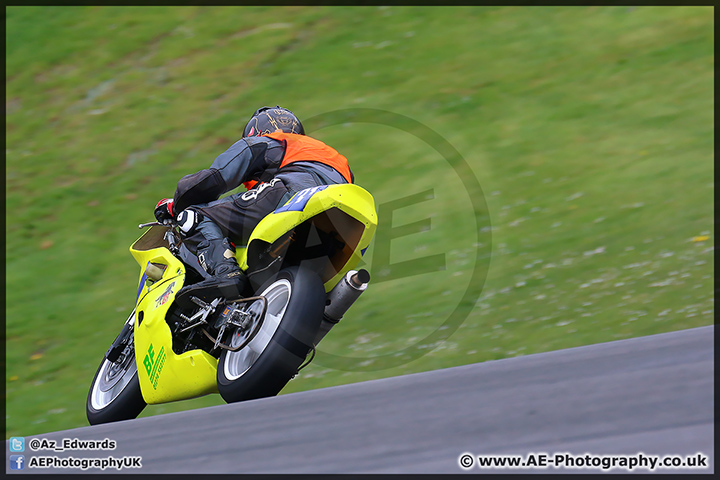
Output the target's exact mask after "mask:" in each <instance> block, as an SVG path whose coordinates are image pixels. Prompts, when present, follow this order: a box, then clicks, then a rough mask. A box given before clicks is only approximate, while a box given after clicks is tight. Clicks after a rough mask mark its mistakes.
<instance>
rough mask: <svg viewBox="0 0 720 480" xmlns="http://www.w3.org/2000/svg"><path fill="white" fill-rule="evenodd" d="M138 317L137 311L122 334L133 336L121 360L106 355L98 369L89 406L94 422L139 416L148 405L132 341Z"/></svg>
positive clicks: (91, 390)
mask: <svg viewBox="0 0 720 480" xmlns="http://www.w3.org/2000/svg"><path fill="white" fill-rule="evenodd" d="M134 318H135V312H134V311H133V313H132V314H131V315H130V318H128V320H127V322H125V326H124V327H123V329H122V331H121V332H120V335H119V336H118V337H122V336H123V335H125V336H127V335H129V336H130V337H131V338H130V339H129V343H128V346H127V347H126V348H125V350H124V352H123V356H122V357H121V359H119V362H118V363H113V362H111V361H109V360H108V359H107V358H103V361H102V363H100V366H99V367H98V369H97V371H96V372H95V377H94V378H93V381H92V384H91V385H90V391H89V392H88V397H87V402H86V405H85V411H86V414H87V419H88V422H90V425H99V424H101V423H109V422H117V421H120V420H129V419H132V418H136V417H137V416H138V415H140V412H142V411H143V409H144V408H145V406H146V405H147V403H146V402H145V400H144V399H143V397H142V393H141V392H140V381H139V380H138V373H137V365H136V361H135V344H134V343H133V341H132V340H133V339H132V335H133V321H134Z"/></svg>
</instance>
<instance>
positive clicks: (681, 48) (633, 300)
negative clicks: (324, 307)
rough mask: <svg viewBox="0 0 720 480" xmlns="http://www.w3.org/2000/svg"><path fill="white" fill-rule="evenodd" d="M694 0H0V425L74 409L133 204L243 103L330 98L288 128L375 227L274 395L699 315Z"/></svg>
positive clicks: (238, 113) (701, 80) (212, 141)
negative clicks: (357, 0) (321, 333)
mask: <svg viewBox="0 0 720 480" xmlns="http://www.w3.org/2000/svg"><path fill="white" fill-rule="evenodd" d="M712 13H713V11H712V8H710V7H637V8H631V7H441V8H438V7H432V8H428V7H388V8H385V7H199V6H197V7H142V8H140V7H8V8H7V9H6V32H7V33H6V219H7V221H6V281H7V284H6V301H7V303H6V319H7V320H6V339H7V343H6V350H7V352H6V370H7V377H6V391H7V398H6V403H7V415H6V421H7V430H6V434H7V436H8V437H9V436H12V435H33V434H38V433H42V432H47V431H54V430H60V429H67V428H74V427H78V426H83V425H86V420H85V414H84V402H85V396H86V394H87V389H88V387H89V384H90V381H91V379H92V376H93V374H94V372H95V369H96V368H97V365H98V364H99V361H100V359H101V358H102V355H103V353H104V352H105V350H106V348H107V346H108V344H109V342H110V341H111V340H112V339H113V338H114V336H115V334H116V333H117V331H118V329H119V325H120V322H122V321H123V320H124V319H125V315H127V313H128V312H129V310H130V309H131V308H132V307H131V304H132V302H133V298H134V294H133V291H134V290H135V287H134V283H135V282H136V281H137V271H136V268H137V266H136V265H135V264H134V262H133V260H132V258H131V257H130V255H129V254H128V252H127V248H128V246H129V245H130V243H132V241H134V240H135V239H136V238H137V236H139V232H138V231H137V230H136V229H135V227H134V226H135V225H137V224H138V223H141V222H144V221H148V220H150V219H151V218H152V207H153V206H154V204H155V202H156V201H157V200H158V199H159V198H162V197H164V196H169V195H171V194H172V192H173V190H174V186H175V183H176V182H177V180H178V179H179V178H180V177H181V176H183V175H185V174H187V173H192V172H194V171H196V170H198V169H200V168H205V167H206V166H207V165H209V164H210V162H211V161H212V160H213V159H214V157H215V156H216V155H218V154H219V153H221V152H222V151H223V150H224V149H225V148H227V147H228V146H229V145H230V144H231V143H233V142H234V141H235V140H236V139H237V138H238V136H239V134H240V132H241V130H242V127H243V126H244V122H245V121H246V119H247V117H248V116H249V115H250V114H251V113H252V111H254V110H255V109H256V108H257V107H258V106H261V105H271V104H272V105H274V104H280V105H284V106H287V107H289V108H291V109H292V110H293V111H295V112H296V113H297V114H298V115H300V116H301V117H302V118H307V119H311V118H313V117H315V116H318V115H319V116H321V117H320V118H324V119H326V120H327V119H328V118H336V119H337V118H340V119H341V120H342V119H343V118H345V120H344V121H341V123H339V124H328V123H327V122H325V123H323V122H321V121H319V120H318V121H317V122H315V123H314V124H313V122H312V121H311V122H310V125H309V126H310V127H312V130H313V131H314V134H316V135H317V136H318V137H319V138H321V139H323V140H325V141H327V142H328V143H329V144H331V145H333V146H335V147H336V148H338V149H339V150H340V151H341V152H342V153H344V154H345V155H346V156H347V157H348V158H350V159H351V165H352V167H353V170H354V172H355V175H356V178H357V181H358V183H360V184H361V185H363V186H364V187H365V188H367V189H368V190H369V191H370V192H372V193H373V195H374V196H375V198H376V201H377V204H378V207H379V211H380V215H381V222H383V225H384V226H383V230H381V231H379V232H378V237H376V242H375V243H374V244H373V246H372V247H371V249H370V250H369V251H368V254H367V256H366V262H367V268H369V269H370V271H371V274H372V275H373V278H374V281H373V284H372V285H371V287H370V289H369V291H368V292H367V293H366V294H365V295H364V296H363V297H362V298H361V299H360V300H359V301H358V303H357V304H356V305H355V306H354V307H353V308H352V309H351V310H350V312H348V314H347V315H346V316H345V318H344V319H343V321H342V322H341V324H340V325H339V326H338V327H336V328H335V329H334V330H333V331H332V332H331V333H330V334H329V335H328V336H327V337H326V339H325V340H324V341H323V343H322V345H321V347H322V348H321V350H322V351H321V352H320V353H319V354H318V356H317V357H316V359H315V361H314V362H313V363H312V364H311V365H310V366H309V367H307V369H305V370H303V372H302V374H301V375H300V376H298V377H297V378H296V379H295V380H293V381H292V382H291V383H290V384H289V385H288V386H287V387H286V389H285V390H284V391H283V393H288V392H294V391H300V390H308V389H314V388H322V387H326V386H331V385H338V384H343V383H350V382H357V381H363V380H368V379H373V378H381V377H388V376H394V375H403V374H407V373H413V372H420V371H426V370H431V369H437V368H446V367H451V366H455V365H463V364H469V363H474V362H482V361H486V360H491V359H499V358H505V357H511V356H516V355H524V354H530V353H536V352H543V351H549V350H555V349H560V348H568V347H573V346H579V345H586V344H593V343H598V342H605V341H611V340H616V339H622V338H630V337H636V336H641V335H650V334H655V333H661V332H667V331H674V330H681V329H685V328H692V327H697V326H702V325H709V324H712V323H713V315H714V305H713V291H712V288H713V287H712V284H713V279H714V276H713V270H712V264H713V253H714V248H713V244H714V242H713V240H714V228H713V194H714V191H713V188H714V186H713V181H712V175H713V131H714V121H713V107H714V97H713V91H714V90H713V82H714V76H713V69H714V50H713V43H712V39H713V28H714V24H713V15H712ZM360 108H366V109H367V108H370V109H379V110H385V111H388V112H392V113H394V114H400V115H403V116H406V117H409V118H410V119H412V121H416V122H419V123H420V124H422V125H424V126H426V127H427V128H429V129H430V130H431V131H434V132H437V134H439V135H440V136H441V137H442V138H444V139H445V140H447V142H449V144H450V145H451V146H452V147H453V148H454V149H456V150H457V152H458V153H459V154H460V156H461V157H462V162H460V160H459V159H457V158H451V159H450V160H451V161H450V162H448V160H447V159H446V158H444V155H447V150H443V149H442V148H438V145H437V142H434V141H431V140H433V138H434V137H432V136H431V135H430V134H429V133H428V132H427V131H425V130H422V129H420V130H413V125H414V124H412V122H410V123H408V122H405V123H403V122H402V121H400V120H398V118H396V117H387V116H383V115H382V114H377V116H375V117H373V116H370V117H368V118H366V120H370V121H372V120H373V118H374V119H375V121H376V123H365V122H363V123H360V122H352V121H348V118H353V117H351V116H348V115H349V113H353V111H351V110H350V109H360ZM336 110H345V112H344V113H342V112H341V113H339V114H337V115H335V116H334V117H332V116H331V117H327V116H323V114H326V113H327V112H333V111H336ZM348 111H349V113H348ZM354 112H355V113H356V114H358V112H359V110H354ZM343 115H345V117H343ZM355 118H358V117H355ZM387 118H393V121H392V122H390V123H391V124H390V125H388V124H383V123H382V120H384V119H387ZM393 122H395V123H393ZM393 125H394V126H393ZM397 127H401V128H397ZM418 132H420V138H418V136H416V135H415V134H416V133H418ZM436 148H438V149H436ZM438 150H440V151H438ZM463 162H464V163H463ZM461 163H463V164H464V165H467V168H465V167H462V165H461ZM453 166H455V167H456V168H455V169H454V168H453ZM470 175H472V177H474V179H471V178H470ZM470 180H473V181H474V180H477V182H478V183H479V185H480V187H481V191H480V189H472V188H471V189H470V190H468V185H469V184H472V183H473V182H472V181H470ZM418 195H419V196H418ZM412 196H416V197H413V198H411V199H410V200H408V201H407V202H405V203H406V205H405V206H401V204H402V202H400V200H401V199H403V198H406V197H412ZM408 202H409V203H408ZM404 225H411V226H409V227H405V230H403V226H404ZM412 225H415V227H412ZM393 234H396V235H397V238H394V239H392V240H389V242H390V244H389V249H390V250H389V258H388V257H387V255H388V253H387V249H388V245H387V241H388V240H387V239H389V238H390V237H392V235H393ZM378 238H380V239H382V240H383V242H381V243H382V245H378V242H377V240H378ZM378 248H380V251H378V252H376V251H377V250H378ZM383 252H384V253H383ZM376 253H377V255H376ZM426 258H429V259H430V260H427V261H425V262H426V263H422V262H423V261H424V260H420V261H419V260H418V259H426ZM383 259H385V260H389V262H390V264H391V265H395V266H394V267H389V266H388V265H387V263H388V262H387V261H385V260H383ZM400 262H410V263H407V264H406V266H405V267H404V268H400V267H397V264H399V263H400ZM398 268H400V270H398ZM438 268H439V270H438ZM388 269H389V270H390V271H392V270H393V269H394V271H395V272H396V274H397V275H400V276H401V278H396V279H388V277H383V274H384V273H387V272H386V270H388ZM397 272H399V273H397ZM483 280H484V284H483V282H482V281H483ZM481 287H482V289H481ZM466 292H469V293H468V294H467V295H466ZM468 297H472V298H468ZM453 312H455V314H454V315H455V316H454V317H453V316H452V315H453ZM448 319H455V320H457V319H459V320H460V321H458V322H455V321H454V320H453V322H450V323H451V325H448V324H447V321H448ZM221 403H222V400H221V399H220V397H219V396H217V395H212V396H206V397H202V398H199V399H193V400H188V401H183V402H177V403H173V404H166V405H158V406H150V407H148V408H147V409H146V410H145V412H144V413H143V414H142V415H143V416H148V415H156V414H160V413H167V412H171V411H178V410H184V409H190V408H198V407H203V406H208V405H217V404H221Z"/></svg>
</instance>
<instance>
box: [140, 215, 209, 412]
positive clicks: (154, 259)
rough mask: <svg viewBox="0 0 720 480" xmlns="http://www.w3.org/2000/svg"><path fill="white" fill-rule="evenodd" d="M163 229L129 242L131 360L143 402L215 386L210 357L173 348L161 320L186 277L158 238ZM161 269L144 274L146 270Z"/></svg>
mask: <svg viewBox="0 0 720 480" xmlns="http://www.w3.org/2000/svg"><path fill="white" fill-rule="evenodd" d="M166 230H167V229H166V228H164V227H152V228H151V229H150V230H148V231H147V232H146V233H145V235H143V236H142V237H140V239H139V240H138V241H136V242H135V243H134V244H133V245H132V246H131V247H130V253H131V254H132V256H133V257H135V260H136V261H137V262H138V264H140V266H141V267H142V270H141V276H140V282H139V288H138V297H137V303H136V308H135V361H136V363H137V370H138V378H139V380H140V391H141V393H142V396H143V399H144V400H145V401H146V402H147V403H148V404H157V403H165V402H172V401H175V400H184V399H188V398H194V397H199V396H202V395H206V394H208V393H216V392H217V391H218V390H217V379H216V372H217V364H218V361H217V359H216V358H215V357H213V356H211V355H210V354H208V353H206V352H205V351H203V350H199V349H197V350H191V351H188V352H185V353H182V354H180V355H177V354H175V352H174V351H173V349H172V334H171V332H170V327H169V325H168V323H167V322H166V321H165V316H166V314H167V311H168V309H169V308H170V305H171V304H172V303H173V301H174V299H175V294H176V293H177V292H178V291H179V290H180V288H182V286H183V284H184V281H185V266H184V265H183V263H182V262H181V261H180V260H178V259H177V258H175V257H174V256H173V255H172V254H171V253H170V251H169V250H168V249H167V247H165V246H159V247H156V248H150V249H147V250H146V249H145V248H146V247H152V246H156V245H158V244H162V243H163V242H162V241H159V238H161V236H162V234H163V233H164V232H165V231H166ZM153 268H154V269H155V272H157V271H158V270H157V269H158V268H159V269H160V270H161V271H162V273H161V275H162V276H161V277H160V278H158V279H156V280H155V279H153V278H152V277H153V276H154V277H156V278H157V274H154V275H153V274H148V272H150V271H151V269H153Z"/></svg>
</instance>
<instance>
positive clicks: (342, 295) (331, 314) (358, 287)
mask: <svg viewBox="0 0 720 480" xmlns="http://www.w3.org/2000/svg"><path fill="white" fill-rule="evenodd" d="M369 282H370V273H369V272H368V271H367V270H365V269H361V270H359V271H358V270H350V271H349V272H348V273H347V275H345V276H344V277H343V278H342V279H341V280H340V281H339V282H338V283H337V285H335V287H333V289H332V290H330V291H329V292H328V294H327V300H326V301H325V311H324V312H323V319H322V322H321V323H320V331H318V334H317V336H316V337H315V341H314V342H313V344H314V345H317V344H318V343H320V340H322V339H323V338H324V337H325V335H327V333H328V332H329V331H330V329H331V328H332V327H334V326H335V325H337V323H338V322H339V321H340V319H342V317H343V315H345V312H347V311H348V309H349V308H350V307H351V306H352V304H353V303H355V300H357V299H358V297H360V295H361V294H362V293H363V292H364V291H365V290H367V287H368V284H369Z"/></svg>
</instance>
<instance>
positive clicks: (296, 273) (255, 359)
mask: <svg viewBox="0 0 720 480" xmlns="http://www.w3.org/2000/svg"><path fill="white" fill-rule="evenodd" d="M257 294H258V295H262V296H264V297H266V298H267V301H268V308H267V313H266V315H265V320H264V321H263V325H262V326H261V327H260V331H259V332H258V333H257V334H256V335H255V337H254V338H253V340H252V341H251V342H250V343H249V344H248V345H247V346H246V347H244V348H242V349H241V350H238V351H237V352H231V351H229V350H224V351H223V352H222V354H221V355H220V360H219V363H218V370H217V382H218V390H219V392H220V395H221V396H222V398H223V399H224V400H225V401H226V402H228V403H232V402H240V401H244V400H250V399H254V398H261V397H270V396H274V395H277V394H278V393H279V392H280V390H282V389H283V387H285V385H286V384H287V383H288V382H289V381H290V379H292V377H293V376H295V374H296V373H297V371H298V367H300V365H301V364H302V363H303V361H305V358H306V357H307V354H308V352H309V351H310V349H311V348H312V342H313V340H314V339H315V335H316V334H317V332H318V330H319V329H320V322H321V320H322V313H323V310H324V308H325V289H324V287H323V283H322V281H321V280H320V277H319V276H318V275H317V274H316V273H314V272H312V271H310V270H307V269H304V268H299V267H290V268H286V269H283V270H281V271H280V272H279V273H278V274H277V275H276V276H275V277H274V278H273V279H271V280H269V281H268V282H266V283H265V284H264V285H263V286H261V287H260V288H259V289H258V292H257Z"/></svg>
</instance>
